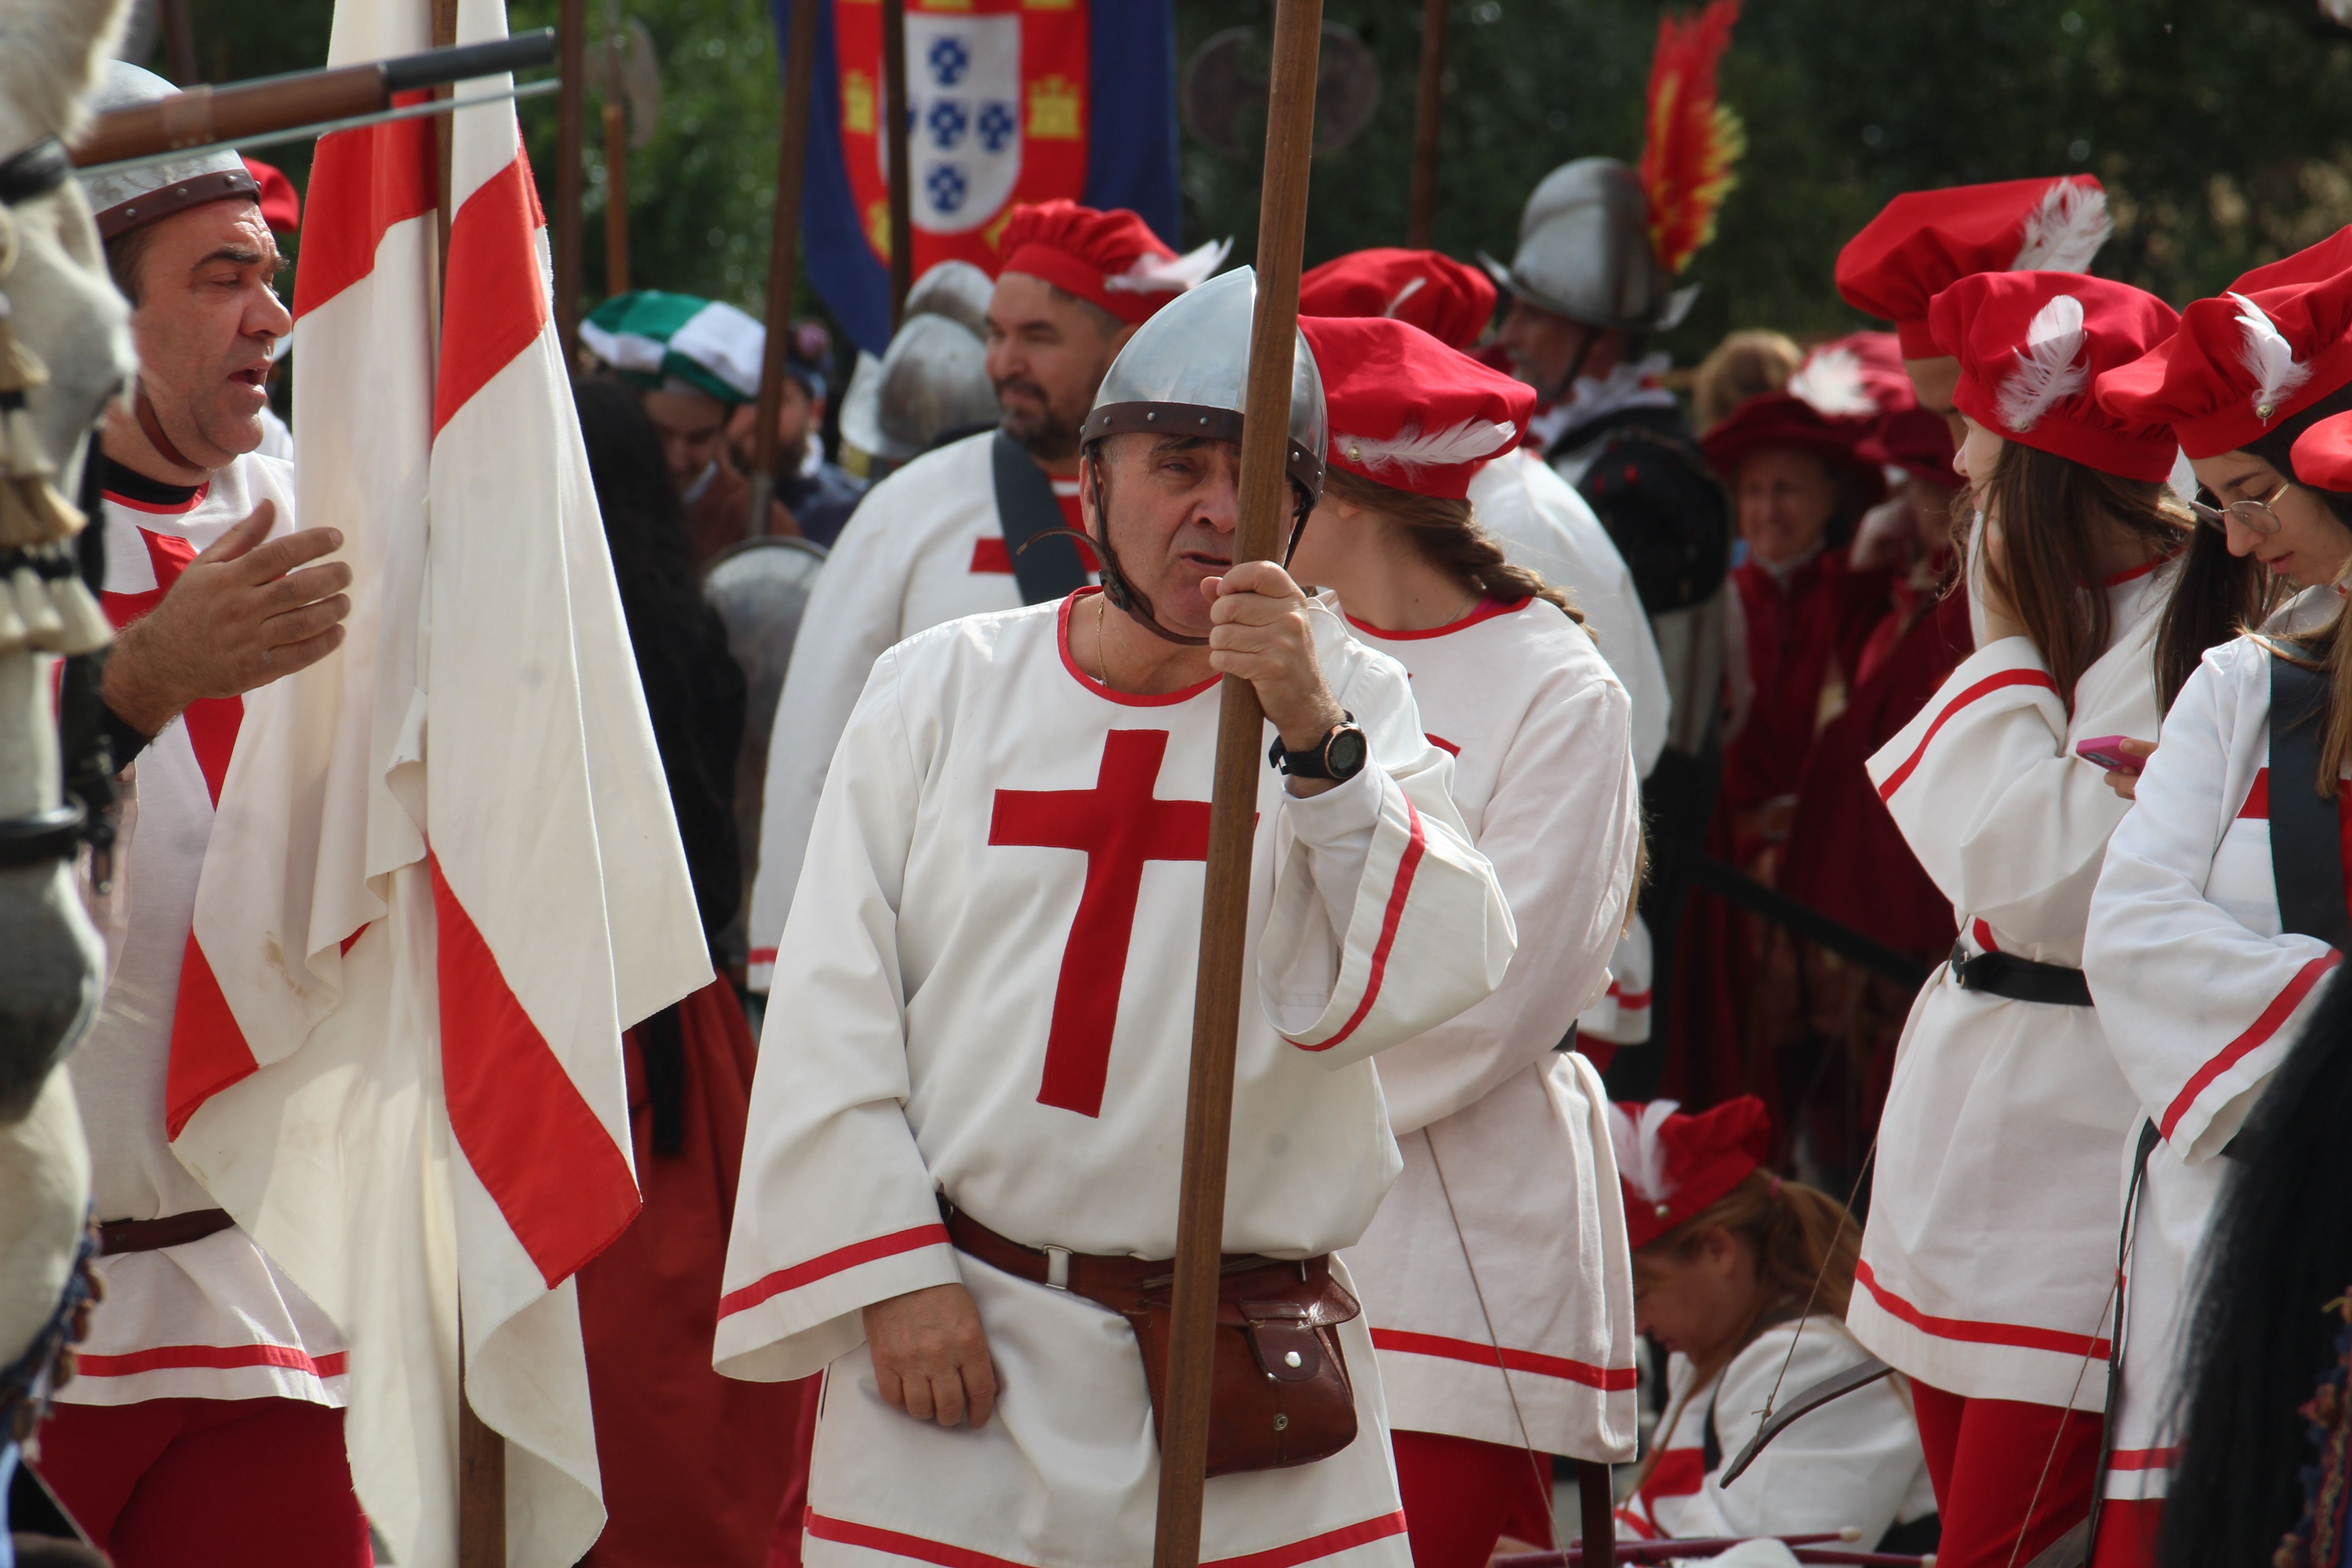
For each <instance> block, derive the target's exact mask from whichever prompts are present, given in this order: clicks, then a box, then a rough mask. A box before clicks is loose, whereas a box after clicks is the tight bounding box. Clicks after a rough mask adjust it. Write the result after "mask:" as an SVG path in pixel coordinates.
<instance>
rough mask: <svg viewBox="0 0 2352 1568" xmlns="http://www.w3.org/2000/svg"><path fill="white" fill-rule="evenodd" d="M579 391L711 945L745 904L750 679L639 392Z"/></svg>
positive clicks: (583, 385)
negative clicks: (709, 592)
mask: <svg viewBox="0 0 2352 1568" xmlns="http://www.w3.org/2000/svg"><path fill="white" fill-rule="evenodd" d="M572 401H573V403H574V405H576V406H577V407H578V409H579V411H580V435H581V438H582V440H583V442H584V443H585V444H586V446H587V448H588V472H589V476H590V478H591V479H593V481H594V483H595V487H596V505H597V508H598V510H601V511H602V512H603V513H604V542H605V544H606V546H607V548H609V549H610V550H611V552H612V555H613V576H614V581H615V582H616V583H617V584H619V586H620V590H621V612H622V615H623V616H625V618H626V620H627V622H628V626H629V643H630V647H631V649H632V651H633V652H634V653H635V656H636V662H637V679H638V680H639V682H640V683H641V684H642V685H643V686H644V688H645V693H646V711H647V713H648V715H649V716H650V717H651V718H652V720H653V727H654V741H655V744H656V746H657V747H658V748H659V749H660V752H661V759H662V771H663V773H665V774H666V775H667V779H668V782H669V793H670V804H671V806H672V808H673V810H674V811H675V812H676V814H677V826H678V834H679V837H680V838H681V839H682V840H683V841H684V843H685V846H686V859H687V867H688V870H689V871H690V872H691V873H692V875H693V879H694V895H695V901H696V903H697V904H698V906H699V908H700V910H701V914H702V923H703V929H704V931H705V933H706V935H713V936H715V935H716V933H717V932H718V931H719V929H720V928H722V927H723V926H725V925H726V924H727V923H728V921H730V920H732V919H733V918H734V915H735V911H736V907H737V905H738V904H740V902H741V901H742V867H741V865H740V862H739V860H738V857H737V844H736V834H735V819H734V803H735V768H736V763H737V756H738V753H739V752H740V750H741V748H742V743H743V703H744V689H743V673H742V670H741V668H740V666H738V665H737V664H736V663H735V660H734V658H733V656H732V655H731V654H730V653H729V652H728V648H727V627H726V625H725V623H724V622H722V621H720V620H719V613H718V612H717V611H716V610H713V609H712V608H711V607H710V606H709V605H708V604H706V603H705V602H704V601H703V597H702V589H701V586H700V584H698V582H697V580H696V576H695V570H694V557H693V552H692V547H691V546H690V545H689V543H688V538H687V531H686V513H685V509H684V507H682V506H681V505H680V504H679V501H678V498H677V487H676V486H675V485H673V484H672V483H671V481H670V477H669V469H668V466H667V464H666V463H665V462H664V461H663V459H662V448H661V437H660V436H659V435H658V434H656V432H655V430H654V425H653V421H652V420H651V419H648V418H647V417H646V412H645V410H644V409H643V408H640V407H639V406H638V405H637V398H636V394H635V393H634V392H632V391H631V390H630V389H629V388H628V387H626V386H625V385H623V384H621V383H620V382H618V381H617V380H614V379H613V378H611V377H609V376H602V375H599V376H590V377H586V378H583V379H582V380H579V381H575V382H573V383H572Z"/></svg>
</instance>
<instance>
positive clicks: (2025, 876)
mask: <svg viewBox="0 0 2352 1568" xmlns="http://www.w3.org/2000/svg"><path fill="white" fill-rule="evenodd" d="M2172 575H2173V574H2172V570H2171V569H2170V568H2169V567H2165V568H2161V569H2158V570H2157V571H2154V572H2148V573H2142V574H2137V575H2134V576H2131V577H2129V578H2127V579H2125V580H2122V581H2119V582H2116V583H2114V584H2109V585H2108V587H2107V589H2106V592H2107V595H2108V605H2109V610H2110V612H2111V615H2112V617H2113V619H2112V626H2113V627H2114V632H2113V640H2112V641H2111V643H2110V645H2109V647H2108V648H2107V650H2106V652H2105V654H2103V655H2102V656H2101V657H2100V658H2098V659H2097V660H2096V661H2095V662H2094V663H2093V664H2092V666H2091V667H2090V668H2088V669H2087V670H2085V671H2084V674H2083V677H2082V679H2081V680H2080V681H2078V682H2077V684H2076V688H2075V692H2074V712H2073V714H2072V716H2071V717H2070V716H2069V714H2068V713H2067V710H2066V706H2065V704H2064V703H2063V702H2062V701H2061V700H2060V699H2059V694H2058V692H2057V689H2056V685H2055V682H2054V681H2053V679H2052V678H2051V675H2050V672H2049V669H2048V668H2047V666H2045V665H2044V664H2043V663H2042V659H2041V657H2040V656H2039V655H2038V654H2037V653H2036V652H2035V651H2034V648H2033V646H2032V643H2031V642H2029V641H2028V640H2027V639H2025V638H2023V637H2007V638H2003V639H2001V640H2000V641H1998V642H1995V643H1993V644H1991V645H1990V647H1982V648H1979V649H1978V650H1977V652H1976V653H1975V654H1974V655H1972V656H1971V657H1970V658H1968V659H1967V660H1965V661H1963V662H1962V663H1961V665H1960V666H1959V668H1957V669H1955V670H1954V671H1953V672H1952V674H1951V675H1950V676H1949V677H1948V679H1946V680H1945V682H1944V684H1943V687H1942V688H1941V689H1939V690H1938V691H1937V693H1936V695H1935V696H1934V697H1933V698H1931V699H1929V700H1928V702H1927V706H1926V707H1925V708H1923V709H1922V710H1920V712H1919V714H1918V716H1917V717H1916V718H1915V719H1914V720H1913V721H1911V722H1910V723H1909V724H1907V725H1906V726H1905V727H1904V729H1903V731H1901V733H1899V734H1897V735H1896V736H1895V739H1894V740H1893V741H1891V742H1888V743H1887V744H1886V746H1885V747H1884V748H1883V749H1881V750H1880V751H1879V752H1878V753H1877V754H1876V755H1875V756H1874V757H1872V758H1871V759H1870V763H1869V767H1870V773H1871V777H1872V779H1873V780H1874V782H1875V783H1876V784H1877V785H1878V790H1879V795H1880V796H1881V798H1883V799H1884V800H1885V803H1886V806H1887V809H1888V811H1889V812H1890V813H1892V814H1893V816H1894V817H1895V824H1896V825H1897V826H1899V827H1900V828H1901V829H1902V830H1903V836H1904V837H1905V839H1906V841H1907V842H1908V843H1909V844H1910V846H1911V847H1912V849H1913V851H1914V852H1915V853H1916V855H1917V856H1918V858H1919V862H1920V864H1921V866H1923V867H1924V868H1926V869H1927V874H1928V875H1929V876H1930V877H1931V878H1933V879H1935V881H1936V883H1937V886H1938V887H1939V888H1941V889H1943V890H1944V892H1945V893H1946V894H1947V895H1948V896H1949V897H1950V899H1951V900H1952V903H1953V909H1954V913H1955V916H1956V918H1957V921H1958V925H1959V928H1960V931H1961V932H1962V938H1963V943H1964V945H1965V946H1966V947H1967V948H1968V949H1969V951H1970V952H1983V951H1987V950H1993V949H1997V950H1999V951H2002V952H2012V953H2015V954H2017V955H2019V956H2020V957H2022V958H2026V959H2030V960H2033V961H2035V962H2038V963H2049V964H2055V965H2059V966H2062V967H2064V968H2076V967H2079V966H2080V965H2081V963H2082V955H2083V927H2084V921H2085V920H2086V918H2087V916H2088V912H2089V907H2090V899H2091V889H2092V887H2093V885H2094V883H2095V881H2096V879H2097V877H2098V873H2099V866H2100V862H2101V860H2102V859H2103V858H2105V854H2106V848H2107V839H2108V837H2109V835H2111V834H2112V833H2113V832H2114V831H2115V827H2116V824H2117V823H2118V822H2119V821H2121V820H2122V818H2123V816H2124V813H2125V811H2126V809H2128V806H2127V803H2126V802H2125V801H2123V800H2121V799H2118V798H2117V797H2116V795H2115V793H2114V792H2113V791H2111V790H2109V789H2108V788H2107V786H2106V784H2105V780H2104V777H2103V770H2101V769H2100V768H2098V767H2096V766H2095V765H2094V764H2092V763H2087V762H2084V761H2083V760H2081V759H2080V758H2078V757H2076V756H2075V755H2074V746H2075V744H2076V743H2077V742H2080V741H2082V740H2084V739H2086V738H2091V737H2098V736H2107V735H2130V736H2137V737H2140V738H2144V739H2154V738H2155V737H2156V735H2157V731H2158V722H2159V720H2160V717H2161V716H2160V714H2159V712H2158V707H2157V697H2156V682H2155V671H2154V664H2153V653H2152V649H2153V644H2154V638H2155V633H2156V626H2157V620H2158V616H2159V615H2160V614H2161V612H2162V610H2163V606H2164V602H2165V598H2166V595H2168V592H2169V590H2170V586H2171V581H2172ZM2137 1110H2138V1106H2137V1099H2136V1097H2135V1096H2134V1095H2133V1093H2132V1091H2131V1089H2130V1088H2129V1086H2128V1085H2126V1083H2125V1081H2124V1079H2123V1076H2122V1074H2121V1073H2120V1072H2119V1071H2118V1070H2117V1069H2116V1064H2115V1059H2114V1058H2113V1057H2112V1056H2110V1055H2109V1054H2108V1051H2107V1041H2106V1037H2105V1034H2104V1033H2103V1032H2102V1031H2101V1028H2100V1018H2099V1016H2098V1015H2097V1013H2096V1012H2095V1010H2094V1009H2092V1008H2088V1007H2071V1006H2061V1005H2047V1004H2042V1003H2035V1002H2022V1001H2014V1000H2011V999H2008V998H2004V997H2000V996H1997V995H1993V994H1990V993H1987V992H1983V991H1963V990H1962V989H1960V988H1959V986H1958V984H1955V983H1954V982H1953V981H1952V979H1951V978H1950V975H1949V973H1948V971H1945V972H1941V973H1938V974H1937V975H1936V976H1935V977H1934V978H1933V979H1931V980H1930V981H1929V983H1928V984H1927V986H1926V987H1925V988H1924V989H1923V990H1922V991H1921V992H1920V994H1919V997H1918V1000H1917V1001H1916V1002H1915V1003H1914V1004H1913V1005H1912V1009H1911V1016H1910V1020H1909V1022H1908V1023H1907V1024H1906V1026H1905V1029H1904V1037H1903V1041H1902V1043H1901V1045H1900V1046H1899V1047H1898V1048H1897V1051H1896V1056H1895V1072H1894V1077H1893V1080H1892V1082H1891V1084H1890V1086H1889V1089H1888V1093H1887V1101H1886V1110H1885V1116H1884V1118H1883V1120H1882V1121H1881V1124H1880V1131H1879V1139H1878V1173H1877V1178H1876V1181H1875V1184H1874V1188H1873V1193H1872V1198H1871V1209H1870V1217H1869V1223H1868V1225H1867V1226H1866V1227H1865V1229H1864V1236H1863V1246H1862V1260H1861V1264H1860V1266H1859V1268H1857V1270H1856V1273H1855V1284H1856V1289H1855V1290H1854V1293H1853V1303H1852V1305H1851V1307H1850V1308H1849V1309H1848V1311H1847V1316H1846V1321H1847V1323H1848V1325H1849V1326H1850V1327H1851V1328H1852V1329H1853V1331H1854V1333H1855V1335H1856V1336H1857V1337H1858V1338H1859V1339H1860V1340H1861V1341H1862V1342H1863V1343H1864V1344H1865V1345H1867V1346H1868V1347H1869V1348H1870V1349H1871V1351H1872V1352H1874V1353H1875V1354H1877V1355H1879V1356H1881V1357H1883V1358H1885V1360H1886V1361H1887V1362H1889V1363H1892V1364H1893V1365H1894V1366H1895V1367H1896V1368H1898V1369H1899V1370H1901V1371H1903V1372H1905V1373H1909V1374H1911V1375H1912V1376H1915V1377H1916V1378H1918V1379H1919V1380H1920V1381H1922V1382H1924V1383H1927V1384H1931V1385H1933V1386H1935V1387H1937V1388H1940V1389H1944V1390H1947V1391H1948V1392H1950V1393H1954V1394H1965V1395H1968V1396H1969V1397H1972V1398H1990V1399H2017V1400H2025V1401H2030V1402H2032V1403H2034V1404H2039V1405H2061V1406H2072V1407H2074V1408H2076V1409H2084V1410H2096V1409H2099V1408H2100V1407H2101V1406H2102V1405H2104V1404H2105V1398H2106V1356H2107V1351H2108V1337H2107V1336H2108V1323H2109V1307H2110V1305H2111V1300H2110V1297H2111V1288H2112V1286H2113V1284H2114V1279H2115V1247H2116V1233H2117V1229H2118V1227H2119V1226H2120V1225H2121V1223H2122V1206H2121V1202H2120V1197H2119V1194H2118V1192H2117V1189H2116V1178H2115V1172H2116V1165H2117V1163H2118V1162H2119V1161H2120V1160H2121V1158H2122V1153H2123V1146H2124V1143H2125V1142H2126V1139H2127V1138H2128V1137H2129V1135H2130V1132H2131V1129H2132V1126H2133V1124H2134V1121H2135V1120H2136V1118H2137Z"/></svg>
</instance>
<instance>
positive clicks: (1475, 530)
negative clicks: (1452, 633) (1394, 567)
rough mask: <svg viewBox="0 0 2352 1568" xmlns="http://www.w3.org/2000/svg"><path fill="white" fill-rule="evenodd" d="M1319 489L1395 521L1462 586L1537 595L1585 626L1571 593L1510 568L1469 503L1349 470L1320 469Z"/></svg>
mask: <svg viewBox="0 0 2352 1568" xmlns="http://www.w3.org/2000/svg"><path fill="white" fill-rule="evenodd" d="M1323 493H1324V494H1325V495H1336V496H1338V497H1339V499H1340V500H1344V501H1347V502H1349V503H1350V504H1351V505H1355V506H1360V507H1363V508H1365V509H1366V510H1370V511H1376V512H1379V513H1380V514H1381V516H1382V517H1385V518H1388V519H1389V520H1391V521H1393V522H1395V523H1397V524H1398V525H1399V526H1401V527H1402V528H1403V530H1404V531H1405V537H1406V538H1408V539H1410V540H1412V544H1413V548H1414V549H1415V550H1417V551H1419V552H1421V558H1422V559H1423V560H1424V561H1426V562H1428V563H1430V564H1431V565H1433V566H1434V567H1436V568H1438V570H1440V571H1442V572H1444V573H1445V574H1448V575H1450V576H1451V577H1452V578H1453V579H1454V581H1455V582H1457V583H1459V584H1462V586H1463V587H1464V588H1465V589H1468V590H1471V591H1473V592H1475V593H1479V594H1484V595H1487V596H1488V597H1490V598H1496V599H1529V598H1532V599H1541V600H1542V601H1543V602H1544V603H1546V604H1548V605H1559V607H1560V608H1561V609H1562V610H1564V611H1566V612H1567V613H1568V618H1569V619H1570V620H1571V621H1574V622H1575V623H1576V624H1577V625H1578V626H1582V625H1583V624H1584V612H1583V611H1581V610H1580V609H1578V608H1577V607H1576V601H1575V600H1573V599H1571V598H1570V597H1569V595H1568V593H1567V591H1566V590H1565V589H1563V588H1560V587H1559V586H1557V585H1555V584H1550V583H1547V582H1546V581H1544V576H1543V574H1542V573H1540V572H1536V571H1531V570H1529V569H1528V568H1527V567H1525V566H1514V565H1512V564H1511V563H1509V562H1508V561H1506V560H1505V559H1503V547H1502V546H1501V545H1499V544H1497V543H1496V542H1495V536H1494V535H1493V534H1491V533H1488V532H1487V531H1486V530H1485V529H1483V528H1481V527H1480V526H1478V519H1477V517H1476V516H1475V514H1474V513H1473V512H1472V510H1471V508H1470V503H1469V502H1468V501H1466V500H1454V499H1453V498H1451V497H1448V496H1424V495H1417V494H1415V493H1414V492H1412V490H1403V489H1397V488H1396V487H1395V486H1393V485H1384V484H1381V482H1380V481H1379V480H1377V479H1365V478H1364V477H1363V476H1362V475H1360V474H1351V473H1349V472H1348V470H1346V469H1345V468H1327V469H1326V470H1324V474H1323Z"/></svg>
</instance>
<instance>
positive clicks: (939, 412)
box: [841, 261, 1000, 463]
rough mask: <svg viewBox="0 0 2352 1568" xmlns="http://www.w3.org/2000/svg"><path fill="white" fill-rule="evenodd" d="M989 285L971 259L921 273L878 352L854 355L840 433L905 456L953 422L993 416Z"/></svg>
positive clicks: (876, 451) (870, 448)
mask: <svg viewBox="0 0 2352 1568" xmlns="http://www.w3.org/2000/svg"><path fill="white" fill-rule="evenodd" d="M994 287H995V286H994V285H993V284H992V283H990V282H989V280H988V274H987V273H985V272H982V270H981V269H980V268H977V267H974V266H973V265H971V263H970V262H968V261H943V262H941V263H940V265H938V266H937V267H934V268H931V269H930V270H929V272H926V273H924V274H923V275H922V277H921V278H919V279H917V280H916V283H915V286H914V288H912V289H909V290H908V293H907V315H906V320H905V321H902V322H901V323H900V324H899V327H898V331H897V332H896V333H895V334H894V335H893V336H892V337H891V339H890V346H889V347H888V348H887V349H885V350H884V351H883V353H882V357H881V359H879V360H878V361H877V360H876V359H874V358H872V357H871V356H870V355H866V354H860V355H858V356H857V368H856V370H855V371H853V372H852V373H851V374H850V377H849V390H848V391H847V392H846V393H845V394H844V395H843V396H842V400H841V438H842V439H843V440H845V441H846V442H848V443H849V444H850V445H851V446H853V447H856V448H857V449H858V450H859V451H861V452H864V453H866V454H867V455H868V456H869V457H875V458H883V459H884V460H886V461H888V462H893V463H903V462H905V461H906V460H907V459H908V458H913V457H917V456H919V455H920V454H921V453H923V452H925V451H928V450H929V448H930V446H931V443H932V442H934V441H936V440H937V439H939V437H940V436H942V435H944V434H945V433H946V432H948V431H950V430H954V429H958V428H961V427H962V426H974V425H992V424H994V423H995V422H996V419H997V417H998V415H999V412H1000V411H999V410H998V408H997V405H996V388H995V387H994V385H992V384H991V383H990V381H989V379H988V363H987V354H988V329H987V326H986V317H987V313H988V297H989V294H990V292H991V291H992V289H993V288H994Z"/></svg>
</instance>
